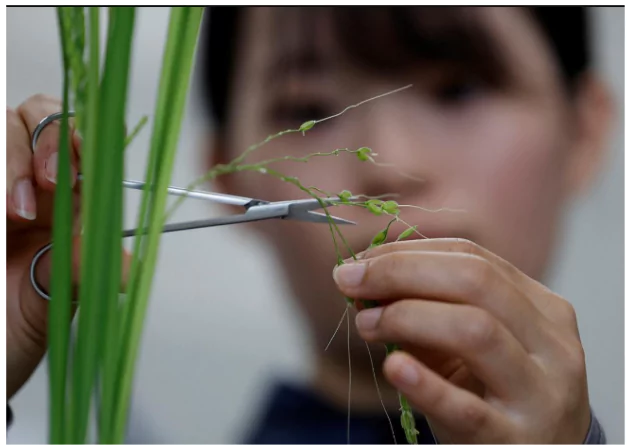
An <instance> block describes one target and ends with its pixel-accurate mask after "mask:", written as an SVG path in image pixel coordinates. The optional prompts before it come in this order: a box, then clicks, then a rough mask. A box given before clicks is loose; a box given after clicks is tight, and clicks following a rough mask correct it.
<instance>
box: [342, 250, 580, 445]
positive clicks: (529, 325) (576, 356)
mask: <svg viewBox="0 0 627 445" xmlns="http://www.w3.org/2000/svg"><path fill="white" fill-rule="evenodd" d="M334 276H335V279H336V281H337V283H338V286H339V288H340V290H341V291H342V292H343V293H344V294H345V295H346V296H348V297H352V298H354V299H357V300H359V299H361V300H366V299H368V300H377V301H379V303H380V304H381V305H382V306H381V307H378V308H374V309H367V310H362V311H360V313H359V314H358V315H357V317H356V323H357V327H358V330H359V333H360V335H361V336H362V337H363V338H364V339H365V340H367V341H372V342H386V343H388V342H389V343H396V344H399V345H400V346H401V348H402V350H403V351H399V352H394V353H393V354H391V355H390V356H389V357H388V358H387V359H386V361H385V363H384V374H385V376H386V378H387V379H388V380H389V381H390V383H391V384H392V385H394V386H395V387H396V388H397V389H398V390H399V391H401V392H402V393H403V394H405V396H406V397H407V398H408V400H409V401H410V403H411V404H412V405H413V406H414V408H415V409H416V410H418V411H419V412H421V413H423V414H424V415H425V416H426V417H427V418H428V419H429V421H430V424H431V426H432V428H433V432H434V434H435V435H436V437H437V438H438V440H439V441H440V442H442V443H495V442H497V443H536V442H539V443H558V442H564V443H583V441H584V439H585V437H586V433H587V431H588V427H589V425H590V419H591V413H590V405H589V400H588V389H587V378H586V369H585V360H584V352H583V348H582V345H581V340H580V338H579V332H578V328H577V321H576V317H575V312H574V309H573V307H572V306H571V305H570V304H569V303H568V302H567V301H566V300H564V299H563V298H561V297H560V296H558V295H556V294H554V293H553V292H551V291H550V290H549V289H547V288H546V287H545V286H543V285H542V284H540V283H538V282H537V281H534V280H532V279H531V278H529V277H528V276H526V275H524V274H523V273H522V272H520V271H519V270H517V269H516V268H515V267H514V266H512V265H511V264H509V263H507V262H506V261H504V260H503V259H501V258H499V257H497V256H496V255H494V254H492V253H490V252H488V251H487V250H485V249H483V248H481V247H479V246H477V245H476V244H474V243H471V242H469V241H465V240H457V239H433V240H418V241H405V242H397V243H391V244H387V245H383V246H380V247H378V248H375V249H372V250H370V251H367V252H365V254H364V256H363V258H361V259H359V260H358V261H357V262H348V263H347V264H346V265H343V266H340V267H338V268H336V270H335V272H334Z"/></svg>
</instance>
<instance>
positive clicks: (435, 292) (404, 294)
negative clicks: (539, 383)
mask: <svg viewBox="0 0 627 445" xmlns="http://www.w3.org/2000/svg"><path fill="white" fill-rule="evenodd" d="M334 277H335V279H336V282H337V283H338V286H339V288H340V290H341V291H342V292H343V294H344V295H346V296H347V297H350V298H354V299H357V300H359V299H367V300H371V299H372V300H378V301H381V302H385V301H386V300H390V299H392V300H397V299H400V298H423V299H430V300H439V301H447V302H451V303H464V304H469V305H473V306H477V307H479V308H482V309H484V310H486V311H487V312H489V313H490V314H493V315H494V316H495V317H496V318H497V319H498V320H499V321H501V322H502V323H503V324H504V325H505V326H507V328H508V329H509V330H511V331H512V333H513V334H514V336H515V337H516V338H518V339H519V341H521V342H522V344H523V345H524V346H525V348H527V349H528V350H529V351H531V350H544V349H546V342H547V335H546V333H547V332H548V331H549V330H550V323H549V321H548V320H547V319H546V318H545V317H544V316H543V315H542V314H541V313H540V311H539V310H538V309H537V308H536V307H535V306H534V305H533V304H532V303H531V302H530V301H529V300H528V299H527V298H526V297H525V296H524V294H523V293H522V292H521V291H520V290H519V289H518V287H516V286H514V285H513V284H512V283H511V281H509V280H506V279H504V278H503V276H502V274H501V273H500V272H499V271H498V270H497V269H496V268H495V267H493V266H492V265H491V263H489V262H488V261H486V260H485V259H483V258H481V257H478V256H474V255H468V254H462V253H446V252H430V251H427V252H421V251H417V252H416V251H400V252H392V253H388V254H385V255H381V256H377V257H374V258H370V259H367V260H360V261H357V262H354V263H348V264H345V265H342V266H340V267H338V268H337V269H336V270H335V272H334Z"/></svg>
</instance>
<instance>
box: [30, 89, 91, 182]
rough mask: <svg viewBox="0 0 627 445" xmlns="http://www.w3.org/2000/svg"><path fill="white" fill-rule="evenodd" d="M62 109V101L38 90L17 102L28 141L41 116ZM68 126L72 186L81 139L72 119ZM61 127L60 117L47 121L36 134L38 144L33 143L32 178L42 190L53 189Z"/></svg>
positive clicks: (42, 117) (74, 180) (76, 169)
mask: <svg viewBox="0 0 627 445" xmlns="http://www.w3.org/2000/svg"><path fill="white" fill-rule="evenodd" d="M61 110H62V103H61V101H60V100H58V99H56V98H53V97H50V96H46V95H41V94H39V95H35V96H32V97H31V98H29V99H28V100H26V101H25V102H24V103H22V104H21V105H20V106H19V108H18V113H19V114H20V116H21V117H22V119H23V120H24V122H25V124H26V128H27V129H28V134H29V139H28V141H29V144H30V138H31V135H32V134H33V133H34V132H35V129H36V128H37V126H38V125H39V123H40V122H41V121H42V119H44V118H45V117H46V116H49V115H51V114H53V113H58V112H59V111H61ZM70 128H71V130H70V131H71V132H70V138H71V139H70V144H71V145H70V146H71V147H72V150H71V152H70V162H71V163H72V165H71V184H72V186H74V184H75V182H76V175H77V171H78V155H77V150H78V145H80V140H79V139H78V137H77V136H76V134H75V133H74V131H73V130H72V128H73V127H72V125H71V122H70ZM60 131H61V120H56V121H54V122H51V123H49V124H48V125H46V127H45V128H44V129H43V130H42V132H41V133H40V134H39V138H38V140H37V146H36V147H35V153H34V157H33V168H34V173H35V179H36V181H37V184H38V185H39V186H40V187H42V188H43V189H44V190H53V189H54V184H55V183H56V177H57V164H58V150H59V135H60Z"/></svg>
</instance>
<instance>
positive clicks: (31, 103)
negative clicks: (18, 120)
mask: <svg viewBox="0 0 627 445" xmlns="http://www.w3.org/2000/svg"><path fill="white" fill-rule="evenodd" d="M44 104H54V105H55V106H60V104H61V101H60V100H59V99H57V98H55V97H53V96H50V95H48V94H44V93H37V94H33V95H32V96H30V97H29V98H28V99H26V100H25V101H24V102H22V103H21V104H20V106H19V107H18V110H19V111H20V112H31V111H32V109H35V108H39V107H41V106H42V105H44Z"/></svg>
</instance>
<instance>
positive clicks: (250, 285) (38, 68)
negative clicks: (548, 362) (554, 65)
mask: <svg viewBox="0 0 627 445" xmlns="http://www.w3.org/2000/svg"><path fill="white" fill-rule="evenodd" d="M595 12H596V16H595V17H596V22H597V23H598V24H599V25H600V26H597V27H596V30H597V32H596V33H595V38H596V46H597V47H598V49H599V54H598V63H599V66H600V68H601V69H602V72H603V73H604V75H605V77H606V79H607V80H608V82H610V84H611V87H612V90H613V92H614V93H615V96H616V98H617V106H618V110H619V118H618V121H617V122H618V125H617V131H616V132H615V136H614V138H613V142H612V147H613V151H612V159H610V160H609V161H608V170H607V173H606V175H605V176H604V178H603V180H602V181H601V182H600V183H599V184H598V187H597V188H596V189H595V190H594V192H593V193H592V194H591V195H590V196H589V197H587V198H586V199H585V200H584V201H583V202H582V203H581V205H579V206H578V207H577V208H575V209H574V211H573V215H572V219H571V221H570V223H569V225H568V227H567V231H566V235H565V240H564V248H563V249H562V250H561V252H560V255H559V258H558V261H557V266H556V269H555V280H554V281H553V283H552V284H553V286H552V287H553V289H554V290H556V291H557V292H559V293H561V294H562V295H565V296H566V297H567V298H569V299H570V300H571V301H572V302H573V303H574V304H575V306H576V308H577V310H578V314H579V322H580V326H581V333H582V336H583V341H584V345H585V347H586V351H587V360H588V370H589V378H590V392H591V396H592V403H593V406H594V408H595V410H596V412H597V414H598V415H599V416H600V418H601V419H602V422H603V424H604V426H605V428H606V432H607V434H608V440H609V441H610V442H614V443H617V442H623V441H624V438H623V429H624V407H623V406H624V398H623V395H624V294H623V290H624V281H623V280H624V273H623V272H624V257H623V246H624V187H623V181H624V152H623V146H624V133H623V124H622V123H623V122H624V118H623V101H624V99H623V98H624V83H623V79H624V72H623V66H624V40H623V36H624V15H623V14H624V10H623V9H622V8H599V9H597V10H596V11H595ZM167 13H168V10H167V9H166V8H142V9H141V11H140V13H139V17H138V28H137V34H136V45H135V48H136V51H135V53H134V57H135V59H134V67H133V70H134V71H133V79H132V84H131V98H130V105H129V123H130V124H131V125H132V124H133V123H134V122H136V121H137V120H138V119H139V118H140V117H141V116H142V115H144V114H150V113H151V112H152V110H153V107H154V97H155V90H156V87H157V79H158V72H159V63H160V60H161V48H162V41H163V40H164V38H165V30H166V24H167ZM59 60H60V58H59V47H58V37H57V32H56V21H55V16H54V9H52V8H9V9H8V11H7V100H8V104H7V105H10V106H17V105H18V104H19V103H20V102H21V101H22V100H24V99H25V98H26V97H28V96H29V95H31V94H34V93H37V92H44V93H48V94H54V95H59V94H60V85H61V74H60V62H59ZM192 106H193V104H192ZM201 125H202V122H201V121H200V120H199V118H198V117H197V116H196V115H195V114H194V110H193V108H191V107H190V110H189V112H188V114H187V119H186V121H185V126H184V129H183V137H182V139H181V144H180V145H181V147H182V148H181V151H180V153H179V156H178V159H177V165H176V170H175V173H174V178H173V183H174V184H176V185H181V186H183V185H185V184H186V183H187V182H188V181H189V180H190V179H191V178H194V177H196V176H198V175H199V174H200V173H202V171H201V168H200V166H199V165H200V162H199V161H200V159H201V158H200V149H199V140H200V139H199V135H200V133H201V130H202V127H201ZM147 136H148V132H147V131H144V132H143V133H142V134H141V135H140V136H139V137H138V139H137V141H136V143H134V145H133V146H132V148H130V149H129V153H128V171H127V175H126V176H127V177H130V178H134V179H141V178H142V176H143V168H144V162H143V160H144V159H145V155H146V147H147V146H148V138H147ZM127 199H128V217H127V225H128V226H129V227H130V226H132V225H133V224H134V222H135V221H134V212H133V209H134V208H136V207H137V205H138V203H139V194H138V193H137V192H129V193H128V194H127ZM216 213H217V209H215V208H214V207H211V206H209V205H207V204H202V203H198V202H189V203H186V204H185V205H184V206H183V207H182V209H181V211H180V212H179V215H178V218H177V219H191V218H205V217H210V216H212V215H214V214H216ZM263 248H264V246H263V245H262V244H260V243H259V241H257V240H255V239H253V238H252V237H251V236H250V235H249V234H248V233H247V232H246V231H237V232H236V231H235V229H232V228H214V229H206V230H199V231H193V232H188V233H177V234H170V235H166V236H164V238H163V242H162V250H161V259H160V263H159V269H158V275H157V279H156V282H155V286H154V289H155V291H154V293H153V295H152V300H151V305H150V309H149V315H148V320H147V326H146V329H145V334H144V341H143V349H142V353H141V359H140V363H139V368H138V374H137V378H136V386H135V392H134V399H133V410H132V418H131V421H130V429H129V434H130V437H129V440H131V441H134V442H143V443H149V442H152V443H155V442H161V443H197V442H214V443H215V442H231V441H233V440H237V436H233V434H236V433H238V432H240V431H241V430H242V428H246V427H247V426H248V425H250V422H251V420H252V416H253V415H254V412H255V408H256V404H257V403H258V402H259V400H260V397H261V396H262V395H263V391H264V390H265V389H266V382H267V380H266V378H267V377H268V376H269V375H270V373H274V372H281V373H284V374H285V375H288V376H293V377H295V378H297V376H299V375H304V373H305V372H306V369H307V359H306V357H305V356H304V353H303V351H302V349H303V345H304V344H305V343H304V342H305V340H306V339H304V338H303V337H302V334H301V333H299V330H298V320H296V319H295V315H294V314H293V312H292V311H291V309H290V307H289V305H288V304H286V302H287V299H286V298H284V294H285V293H284V290H283V289H282V287H281V284H280V283H281V280H280V277H279V275H278V273H277V271H276V270H275V269H274V268H273V267H272V265H270V264H267V263H265V261H267V260H268V257H267V254H265V253H264V252H263ZM45 371H46V368H45V366H42V367H40V369H39V370H38V371H37V372H36V373H35V375H34V376H33V378H32V379H31V380H30V381H29V383H28V384H27V385H26V386H25V387H24V388H23V389H22V391H21V392H20V393H19V394H18V395H17V396H16V397H15V398H14V400H13V401H12V407H13V409H14V412H15V415H16V421H15V424H14V426H13V427H12V428H11V430H10V432H9V434H8V441H9V442H11V443H36V442H44V441H46V439H47V437H46V434H47V433H46V423H47V387H46V385H47V380H46V372H45Z"/></svg>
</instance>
